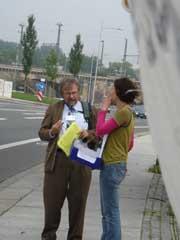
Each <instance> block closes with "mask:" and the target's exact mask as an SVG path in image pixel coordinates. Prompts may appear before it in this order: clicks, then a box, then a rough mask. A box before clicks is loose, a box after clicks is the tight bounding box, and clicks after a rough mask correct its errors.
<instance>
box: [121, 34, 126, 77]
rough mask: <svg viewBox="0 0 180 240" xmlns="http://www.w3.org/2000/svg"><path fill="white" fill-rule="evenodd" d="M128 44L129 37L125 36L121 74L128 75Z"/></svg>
mask: <svg viewBox="0 0 180 240" xmlns="http://www.w3.org/2000/svg"><path fill="white" fill-rule="evenodd" d="M127 46H128V39H127V38H125V46H124V55H123V61H122V68H121V69H122V71H121V75H124V76H126V57H127Z"/></svg>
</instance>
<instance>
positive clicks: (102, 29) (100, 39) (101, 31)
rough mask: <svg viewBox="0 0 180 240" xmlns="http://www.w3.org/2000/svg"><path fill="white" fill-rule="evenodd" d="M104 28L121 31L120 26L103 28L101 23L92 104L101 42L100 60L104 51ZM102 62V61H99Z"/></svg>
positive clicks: (92, 102)
mask: <svg viewBox="0 0 180 240" xmlns="http://www.w3.org/2000/svg"><path fill="white" fill-rule="evenodd" d="M104 30H117V31H123V29H122V28H119V27H118V28H113V27H111V28H103V25H101V29H100V34H99V44H98V53H97V59H96V70H95V77H94V84H93V91H92V99H91V105H93V104H94V95H95V87H96V81H97V73H98V65H99V55H100V45H101V43H102V42H103V44H102V52H101V60H102V57H103V55H102V54H103V52H104V40H102V33H103V31H104ZM101 63H102V62H101Z"/></svg>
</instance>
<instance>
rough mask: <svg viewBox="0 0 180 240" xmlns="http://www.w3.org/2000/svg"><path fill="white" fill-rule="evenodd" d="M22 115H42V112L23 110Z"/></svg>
mask: <svg viewBox="0 0 180 240" xmlns="http://www.w3.org/2000/svg"><path fill="white" fill-rule="evenodd" d="M22 114H23V115H44V112H24V113H22Z"/></svg>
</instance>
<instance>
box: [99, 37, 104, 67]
mask: <svg viewBox="0 0 180 240" xmlns="http://www.w3.org/2000/svg"><path fill="white" fill-rule="evenodd" d="M101 43H102V49H101V62H100V72H101V70H102V66H103V56H104V40H102V41H101Z"/></svg>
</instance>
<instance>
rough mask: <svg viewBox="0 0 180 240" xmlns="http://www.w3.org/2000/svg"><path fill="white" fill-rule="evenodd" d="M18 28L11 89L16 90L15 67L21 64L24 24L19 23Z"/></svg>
mask: <svg viewBox="0 0 180 240" xmlns="http://www.w3.org/2000/svg"><path fill="white" fill-rule="evenodd" d="M19 27H20V28H21V30H20V39H19V43H18V44H17V50H16V63H15V76H14V84H13V88H14V89H15V90H16V81H17V67H18V65H19V63H21V61H22V47H21V46H22V45H21V42H22V38H23V29H24V24H22V23H20V24H19Z"/></svg>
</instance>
